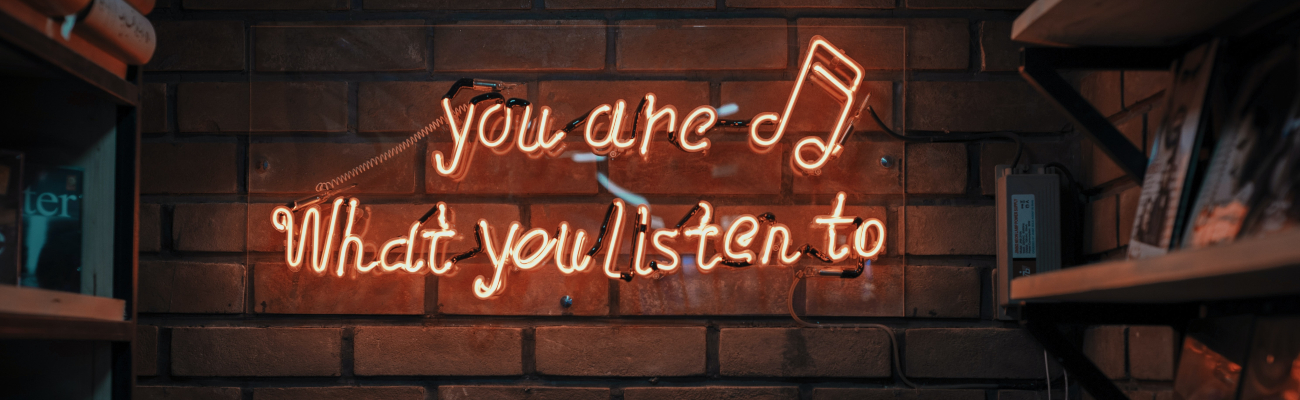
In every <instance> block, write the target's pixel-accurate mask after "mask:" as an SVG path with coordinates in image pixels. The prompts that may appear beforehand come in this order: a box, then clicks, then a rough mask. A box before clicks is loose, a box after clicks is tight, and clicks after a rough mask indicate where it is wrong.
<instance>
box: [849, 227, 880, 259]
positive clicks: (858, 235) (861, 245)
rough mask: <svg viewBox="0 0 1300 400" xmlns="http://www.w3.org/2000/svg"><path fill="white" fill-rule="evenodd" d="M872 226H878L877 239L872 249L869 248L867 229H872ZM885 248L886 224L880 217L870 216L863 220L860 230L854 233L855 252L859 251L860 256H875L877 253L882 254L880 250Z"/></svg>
mask: <svg viewBox="0 0 1300 400" xmlns="http://www.w3.org/2000/svg"><path fill="white" fill-rule="evenodd" d="M872 227H875V228H876V241H875V244H874V245H873V246H872V247H871V250H867V231H869V230H871V228H872ZM884 248H885V224H884V223H882V222H880V220H878V219H875V218H868V219H867V220H866V221H863V222H862V226H859V227H858V230H857V231H856V232H854V233H853V252H854V253H857V254H858V257H862V258H871V257H875V256H876V255H877V254H880V250H881V249H884Z"/></svg>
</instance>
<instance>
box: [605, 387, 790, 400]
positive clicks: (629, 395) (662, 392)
mask: <svg viewBox="0 0 1300 400" xmlns="http://www.w3.org/2000/svg"><path fill="white" fill-rule="evenodd" d="M623 398H624V399H626V400H703V399H717V400H733V399H750V400H781V399H788V400H794V399H798V398H799V388H797V387H794V386H706V387H629V388H626V389H623Z"/></svg>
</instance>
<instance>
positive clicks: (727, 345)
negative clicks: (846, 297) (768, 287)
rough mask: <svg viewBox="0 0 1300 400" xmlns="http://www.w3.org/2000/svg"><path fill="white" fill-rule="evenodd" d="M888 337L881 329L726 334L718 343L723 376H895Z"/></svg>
mask: <svg viewBox="0 0 1300 400" xmlns="http://www.w3.org/2000/svg"><path fill="white" fill-rule="evenodd" d="M886 335H887V333H885V332H884V331H881V330H879V329H804V328H726V329H722V330H721V333H719V338H718V363H719V364H720V365H721V371H722V375H723V376H739V377H781V378H795V377H818V378H826V377H846V378H848V377H853V378H880V377H888V376H890V370H891V368H890V360H891V358H890V348H889V346H890V345H889V338H888V337H887V336H886Z"/></svg>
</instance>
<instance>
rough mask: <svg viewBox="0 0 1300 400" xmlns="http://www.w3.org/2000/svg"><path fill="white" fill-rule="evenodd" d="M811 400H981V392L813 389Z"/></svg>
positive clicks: (982, 394) (982, 393) (982, 392)
mask: <svg viewBox="0 0 1300 400" xmlns="http://www.w3.org/2000/svg"><path fill="white" fill-rule="evenodd" d="M812 398H813V400H850V399H854V400H887V399H951V400H983V399H984V391H982V390H944V389H938V390H935V389H922V390H913V389H859V388H815V389H813V397H812Z"/></svg>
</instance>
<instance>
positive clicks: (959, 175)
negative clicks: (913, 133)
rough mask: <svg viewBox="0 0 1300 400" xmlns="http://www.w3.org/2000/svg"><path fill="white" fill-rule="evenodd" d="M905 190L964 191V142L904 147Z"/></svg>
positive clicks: (929, 192)
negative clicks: (905, 150)
mask: <svg viewBox="0 0 1300 400" xmlns="http://www.w3.org/2000/svg"><path fill="white" fill-rule="evenodd" d="M907 165H908V168H907V192H908V193H916V194H962V193H966V169H967V168H966V145H964V144H961V143H933V144H914V145H911V146H908V148H907Z"/></svg>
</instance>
